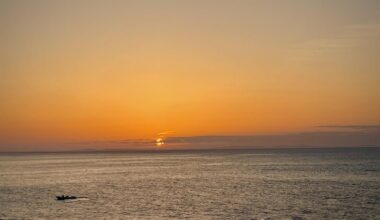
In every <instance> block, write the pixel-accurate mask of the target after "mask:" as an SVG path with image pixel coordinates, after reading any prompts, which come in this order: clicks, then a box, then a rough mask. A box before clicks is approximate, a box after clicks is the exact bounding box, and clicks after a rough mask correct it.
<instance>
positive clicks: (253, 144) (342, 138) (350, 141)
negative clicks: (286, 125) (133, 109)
mask: <svg viewBox="0 0 380 220" xmlns="http://www.w3.org/2000/svg"><path fill="white" fill-rule="evenodd" d="M319 127H324V128H325V127H327V128H334V129H335V130H333V131H313V132H302V133H289V134H273V135H251V136H190V137H168V138H167V139H166V143H167V144H168V145H172V146H176V145H178V146H185V147H187V148H196V149H199V148H234V147H236V148H267V147H272V148H273V147H276V148H277V147H280V148H281V147H364V146H366V147H380V126H377V125H349V126H334V125H327V126H319ZM337 128H338V129H337ZM341 128H345V129H346V128H350V130H343V131H342V130H340V129H341Z"/></svg>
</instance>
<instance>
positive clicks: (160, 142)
mask: <svg viewBox="0 0 380 220" xmlns="http://www.w3.org/2000/svg"><path fill="white" fill-rule="evenodd" d="M164 144H165V143H164V139H162V138H157V139H156V146H157V147H162V146H163V145H164Z"/></svg>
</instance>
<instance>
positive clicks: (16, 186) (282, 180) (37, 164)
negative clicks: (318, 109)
mask: <svg viewBox="0 0 380 220" xmlns="http://www.w3.org/2000/svg"><path fill="white" fill-rule="evenodd" d="M61 194H69V195H76V196H87V197H88V199H80V200H77V201H75V200H73V201H71V202H62V201H56V200H55V196H56V195H61ZM15 218H16V219H40V218H43V219H59V218H61V219H126V218H127V219H166V218H175V219H180V218H190V219H265V218H271V219H380V148H372V149H369V148H366V149H364V148H363V149H359V148H356V149H355V148H352V149H329V150H321V149H319V150H318V149H313V150H281V151H279V150H277V151H276V150H267V151H257V150H256V151H255V150H235V151H203V152H202V151H196V152H187V151H183V152H170V153H169V152H161V153H160V152H153V153H87V154H86V153H73V154H67V153H66V154H63V153H61V154H59V153H57V154H22V155H11V154H8V155H5V154H3V155H0V219H15Z"/></svg>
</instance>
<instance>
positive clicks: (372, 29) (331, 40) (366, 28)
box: [290, 23, 380, 61]
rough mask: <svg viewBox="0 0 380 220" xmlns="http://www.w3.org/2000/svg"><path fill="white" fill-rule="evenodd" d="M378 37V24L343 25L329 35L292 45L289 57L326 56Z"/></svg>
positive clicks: (305, 58) (298, 58)
mask: <svg viewBox="0 0 380 220" xmlns="http://www.w3.org/2000/svg"><path fill="white" fill-rule="evenodd" d="M378 37H380V24H365V23H363V24H352V25H345V26H343V27H341V28H339V29H337V30H336V31H335V32H332V33H330V34H329V36H325V37H319V38H315V39H310V40H307V41H304V42H301V43H298V44H296V45H294V46H293V47H292V49H291V50H290V53H291V54H292V55H291V56H290V57H291V58H292V59H294V60H305V61H306V60H313V59H315V58H327V57H329V56H328V55H330V54H335V55H337V54H339V53H342V54H343V52H344V51H347V50H350V49H352V48H357V47H360V46H361V45H362V44H365V43H367V42H368V40H369V39H377V38H378Z"/></svg>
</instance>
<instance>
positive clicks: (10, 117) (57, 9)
mask: <svg viewBox="0 0 380 220" xmlns="http://www.w3.org/2000/svg"><path fill="white" fill-rule="evenodd" d="M379 58H380V1H378V0H361V1H356V0H355V1H353V0H315V1H303V0H277V1H275V0H260V1H259V0H257V1H255V0H250V1H249V0H246V1H243V0H229V1H226V0H191V1H175V0H159V1H157V0H124V1H121V0H120V1H118V0H107V1H106V0H102V1H98V0H91V1H90V0H88V1H87V0H75V1H74V0H67V1H55V0H53V1H51V0H34V1H28V0H25V1H23V0H0V151H33V150H65V149H82V148H91V147H94V146H97V147H96V148H97V149H98V148H107V147H110V148H112V147H117V148H125V149H130V148H149V147H157V146H158V145H160V147H164V146H168V145H170V146H171V147H174V148H175V147H177V148H181V147H184V145H186V146H188V147H189V146H190V147H195V148H202V147H207V146H211V145H212V146H214V145H215V147H217V146H219V147H220V146H235V145H244V146H253V145H254V146H282V145H286V146H290V145H292V146H293V145H297V146H301V145H302V146H304V145H307V146H316V145H318V146H319V145H326V146H336V145H342V146H347V144H348V143H346V142H344V141H343V140H342V136H341V134H342V132H344V133H345V134H347V132H349V133H348V134H349V135H350V136H351V137H352V136H354V137H357V138H356V139H355V141H351V143H355V144H356V145H370V146H380V141H379V140H378V139H376V138H375V137H376V135H373V134H375V133H374V131H376V132H379V129H378V125H379V124H380V89H379V82H380V62H378V61H379ZM364 128H365V129H364ZM374 128H376V129H374ZM347 129H348V130H349V131H347ZM342 130H344V131H342ZM321 132H322V133H323V135H331V134H332V135H335V136H334V137H335V138H336V140H338V139H339V138H340V139H339V140H341V141H342V142H339V141H338V142H336V140H335V139H334V140H335V141H331V139H328V138H327V139H324V138H325V137H320V136H318V135H317V137H314V136H313V138H310V137H309V136H308V138H309V139H307V138H306V140H305V141H301V142H300V141H298V142H297V141H295V140H294V138H293V139H292V138H290V139H286V140H283V139H281V138H279V137H284V136H287V137H294V136H297V137H298V136H299V135H301V136H304V135H306V136H307V135H311V134H320V133H321ZM363 132H364V133H366V134H367V133H370V135H372V136H373V138H371V137H372V136H371V137H367V136H365V137H363V135H362V134H363ZM376 134H378V133H376ZM323 135H322V136H323ZM199 137H203V138H201V140H203V141H202V144H199ZM204 137H207V138H204ZM215 137H218V138H217V139H218V141H215ZM226 137H228V138H226ZM261 137H265V138H264V139H266V141H264V142H265V143H264V142H260V141H257V140H256V139H257V138H258V139H260V138H261ZM158 138H161V139H162V143H164V142H166V143H165V144H162V143H161V141H158V142H159V143H161V144H157V143H155V142H156V139H158ZM252 138H253V139H255V140H252ZM237 139H238V141H237ZM178 140H180V141H178ZM260 140H261V139H260ZM275 140H276V141H275ZM185 142H186V144H184V143H185ZM115 143H117V144H115Z"/></svg>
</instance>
